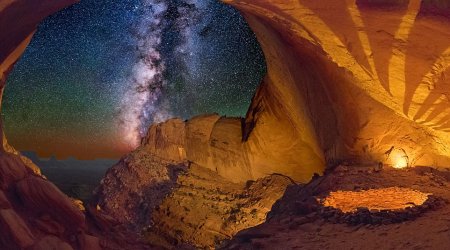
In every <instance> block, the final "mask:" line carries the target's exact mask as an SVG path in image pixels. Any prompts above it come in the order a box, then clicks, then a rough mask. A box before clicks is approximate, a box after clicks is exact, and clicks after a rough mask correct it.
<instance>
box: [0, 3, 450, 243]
mask: <svg viewBox="0 0 450 250" xmlns="http://www.w3.org/2000/svg"><path fill="white" fill-rule="evenodd" d="M224 2H226V3H228V4H231V5H233V6H234V7H236V8H237V9H239V10H240V11H241V12H242V14H243V15H244V17H245V18H246V19H247V21H248V23H249V24H250V26H251V28H252V29H253V30H254V32H255V34H256V35H257V37H258V39H259V42H260V44H261V46H262V48H263V50H264V53H265V56H266V60H267V66H268V75H267V76H266V77H265V79H264V80H263V82H262V83H261V85H260V86H259V88H258V90H257V92H256V94H255V96H254V98H253V100H252V103H251V105H250V107H249V110H248V112H247V115H246V117H245V118H227V117H220V116H218V115H215V114H211V115H202V116H198V117H194V118H192V119H190V120H188V121H182V120H179V119H172V120H169V121H167V122H165V123H162V124H155V125H153V126H152V127H151V128H150V129H149V132H148V135H147V136H146V137H145V138H143V140H142V145H141V146H140V147H139V148H138V149H137V150H136V151H135V152H132V153H131V154H130V155H128V156H126V157H124V158H123V159H122V160H121V162H119V163H118V164H117V165H116V166H114V167H113V168H112V169H111V170H110V171H109V172H108V174H107V175H106V177H105V178H104V180H103V181H102V184H101V186H100V187H99V188H98V190H97V194H96V200H95V201H94V202H93V203H92V205H90V206H88V207H87V208H86V210H87V214H85V213H83V212H82V211H80V209H79V208H77V206H76V205H75V204H74V202H72V201H71V200H70V199H69V198H68V197H67V196H65V195H64V194H62V193H61V192H60V191H59V190H58V189H57V188H56V187H55V186H54V185H53V184H51V183H49V182H48V181H47V180H45V178H43V177H42V176H40V173H39V169H38V168H37V167H36V166H34V165H33V164H32V163H31V162H30V161H28V160H27V159H26V158H24V157H22V156H20V155H19V154H18V153H17V152H16V151H15V150H14V149H13V148H12V147H11V146H9V145H8V143H7V141H6V138H5V137H4V136H2V142H3V143H2V144H1V145H2V147H1V148H0V230H1V232H2V234H0V244H1V246H2V247H3V246H4V247H3V248H5V249H17V248H19V249H20V248H31V249H48V248H57V249H72V248H81V249H97V248H100V247H103V248H107V249H108V248H110V249H114V248H118V247H119V248H120V247H124V246H128V247H129V246H131V245H132V248H133V249H139V248H142V247H143V246H142V245H139V244H138V245H133V244H134V243H135V239H134V238H133V237H131V239H130V240H126V239H127V238H129V237H128V236H129V235H128V234H127V232H129V231H130V230H131V231H132V232H134V233H143V235H144V236H145V238H146V239H147V240H148V241H149V242H150V243H152V244H156V245H158V246H162V247H168V246H171V245H178V246H183V245H184V244H188V245H189V246H199V247H212V246H214V245H215V244H216V243H218V242H220V241H221V240H223V239H226V238H229V237H231V236H233V235H234V234H235V233H237V232H238V231H239V230H241V229H244V228H246V227H251V226H255V225H257V224H259V223H262V222H263V221H264V217H265V214H266V213H267V212H268V211H269V210H270V208H271V205H272V204H273V202H275V201H276V200H277V199H278V198H279V197H281V196H282V194H283V192H284V188H285V187H286V186H287V185H289V184H292V181H296V182H303V183H306V182H308V181H310V179H311V178H312V176H313V175H314V174H315V173H318V174H322V173H323V172H324V170H325V169H327V167H333V166H336V165H337V164H338V163H340V162H347V163H352V164H353V165H354V164H371V163H376V164H377V165H378V164H379V163H381V164H380V165H382V164H386V165H393V166H399V167H401V166H419V165H424V166H432V167H434V168H444V169H445V168H447V169H448V168H449V167H450V148H449V147H450V146H449V145H450V136H449V135H448V133H450V122H449V121H448V119H449V118H450V105H449V104H450V103H449V91H450V87H449V85H448V84H449V80H448V79H449V78H448V74H449V73H450V67H449V66H450V39H449V37H450V25H448V23H449V18H450V4H448V2H447V1H440V0H422V1H421V0H392V1H388V0H334V1H318V0H224ZM70 3H72V1H69V0H67V1H57V2H54V1H49V0H40V1H38V0H32V1H24V0H3V1H0V30H1V33H0V90H1V91H3V88H4V85H5V82H6V76H7V74H8V72H9V71H10V70H11V69H12V66H13V65H14V63H15V62H16V61H17V59H18V58H19V56H20V55H21V54H22V53H23V51H24V49H25V47H26V46H27V44H28V43H29V42H30V39H31V37H32V35H33V33H34V30H35V28H36V25H37V23H38V22H39V21H41V20H42V19H43V18H44V17H45V16H47V15H48V14H50V13H52V12H54V11H56V10H58V9H60V8H62V7H64V6H66V5H68V4H70ZM19 19H20V20H22V21H21V22H16V20H19ZM0 135H3V132H2V133H0ZM354 171H356V173H358V176H359V175H360V173H359V172H358V171H357V170H354ZM371 171H372V170H371ZM354 173H355V172H353V170H352V171H350V172H349V173H347V174H344V175H342V176H340V175H339V174H340V173H335V174H336V175H337V177H336V175H331V177H327V178H325V180H330V179H331V180H336V182H338V181H339V182H338V183H337V184H336V186H335V187H334V188H336V187H340V188H348V189H350V188H349V187H348V186H347V185H350V184H351V185H353V181H355V179H356V180H359V179H357V178H356V177H355V178H353V177H354ZM372 173H373V171H372V172H371V174H372ZM405 173H406V174H402V173H399V172H392V173H391V172H389V171H388V172H383V173H381V174H380V175H381V177H380V178H378V179H377V180H379V184H380V183H381V184H380V185H381V186H387V185H388V184H389V183H390V184H392V185H395V183H396V182H395V181H394V180H392V178H390V177H389V176H390V175H392V176H395V177H398V178H399V179H402V178H403V175H405V176H407V175H408V176H409V177H408V178H411V179H410V180H409V179H408V180H403V179H402V180H403V182H402V183H404V185H407V186H409V185H416V184H414V182H411V180H414V179H416V181H417V182H418V183H419V184H420V185H419V188H421V189H424V191H428V189H431V190H430V191H432V192H434V193H438V194H441V195H442V196H443V197H445V196H446V194H444V192H443V189H442V188H439V187H435V186H433V187H432V188H427V187H426V185H425V184H426V183H427V182H426V181H424V180H425V179H427V178H428V177H427V176H425V177H424V176H423V175H422V174H417V175H416V174H413V173H411V172H405ZM338 177H339V178H338ZM340 177H345V178H340ZM378 177H379V176H378ZM367 178H369V177H368V176H367ZM430 178H431V177H430ZM433 178H434V177H433ZM436 178H437V177H436ZM317 180H322V179H320V178H319V179H317V178H315V181H313V182H312V183H311V184H309V185H308V186H307V188H306V189H304V190H303V189H302V188H301V187H299V186H295V187H294V188H293V189H294V191H292V189H290V190H288V192H287V193H286V194H285V195H284V198H283V199H282V200H281V201H280V202H278V203H277V205H276V206H275V209H274V211H273V212H272V213H271V216H270V218H272V217H273V218H275V217H277V218H281V219H280V220H278V219H276V220H275V221H274V222H270V221H269V222H267V223H266V224H265V225H263V226H261V227H260V228H262V229H261V230H262V233H261V232H259V231H258V230H259V229H258V228H257V229H256V231H250V233H249V234H250V236H249V235H248V234H247V235H246V234H245V232H244V233H241V234H240V236H239V237H238V239H237V242H238V243H239V244H243V243H245V242H246V241H248V240H249V239H250V238H251V239H250V240H251V241H252V244H253V243H254V242H253V240H254V238H264V237H265V236H264V235H265V233H266V232H269V233H274V232H273V229H274V228H275V229H277V227H276V226H273V224H277V225H283V226H287V227H288V228H290V227H292V228H294V229H295V228H296V227H297V226H299V225H303V224H308V223H309V222H311V221H314V220H315V219H316V217H315V216H316V215H317V214H316V215H314V214H313V215H311V216H310V217H308V216H307V213H306V212H311V210H310V209H311V208H309V207H308V206H306V207H305V206H302V204H303V205H304V203H301V202H304V201H302V200H300V201H299V202H300V203H295V202H294V203H293V202H290V201H293V200H298V199H300V198H301V197H295V194H304V193H307V192H308V190H312V191H311V192H313V191H314V192H316V193H323V192H327V191H331V190H333V188H332V187H330V186H326V184H327V182H325V183H321V182H318V181H317ZM427 180H428V179H427ZM343 181H346V182H348V183H343ZM383 181H385V182H383ZM428 181H430V180H428ZM432 183H434V184H433V185H441V184H442V185H443V186H446V185H447V183H446V181H436V180H434V179H432ZM316 184H317V186H315V185H316ZM328 184H329V183H328ZM372 184H373V183H363V184H361V185H366V186H368V187H369V188H370V186H371V185H372ZM324 185H325V186H324ZM373 185H375V184H373ZM263 190H264V191H263ZM298 190H300V191H298ZM302 190H303V191H302ZM292 194H294V196H292ZM308 195H310V196H311V194H310V193H308ZM293 204H294V205H293ZM299 206H300V207H299ZM294 210H298V211H306V212H305V214H302V216H300V218H297V219H298V221H296V222H295V221H294V222H293V223H290V224H289V223H287V221H288V220H289V221H290V219H291V217H289V216H292V215H293V213H295V211H294ZM86 215H87V218H88V219H85V217H86ZM283 216H287V219H286V217H283ZM433 218H436V221H439V219H438V218H439V216H437V215H436V216H435V217H433ZM296 223H297V224H298V225H297V224H296ZM321 223H322V222H321ZM286 224H287V225H286ZM309 224H310V225H309V226H308V227H309V229H308V227H305V228H306V229H304V230H310V232H311V230H316V229H317V228H316V227H317V225H311V223H309ZM301 227H302V228H303V227H304V226H301ZM319 227H320V225H319ZM411 228H412V227H411ZM416 228H417V227H416ZM265 230H266V231H265ZM302 230H303V229H302ZM317 230H319V229H317ZM339 230H340V231H342V230H343V229H342V228H341V227H339V226H336V227H332V230H330V232H336V231H339ZM389 230H391V231H392V232H395V229H392V228H390V229H389ZM314 232H316V231H314ZM280 234H283V232H281V230H280ZM299 234H301V233H299ZM416 236H417V235H416ZM102 237H105V238H102ZM288 237H290V235H288ZM102 239H108V240H110V241H113V239H116V242H120V243H122V245H120V244H119V243H115V242H113V243H111V242H110V241H106V242H105V240H102ZM239 239H244V240H243V241H240V240H239ZM255 242H256V243H255V244H256V246H257V243H258V242H257V240H255ZM234 243H236V242H231V245H229V246H230V247H231V248H232V247H233V244H234ZM265 243H267V242H265ZM329 243H330V242H327V244H329ZM123 244H125V245H123ZM261 244H262V243H261ZM294 245H295V244H294ZM297 245H298V244H297ZM249 247H250V248H251V247H255V245H253V246H249ZM322 247H327V245H324V246H322ZM328 247H329V245H328Z"/></svg>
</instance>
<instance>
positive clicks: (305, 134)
mask: <svg viewBox="0 0 450 250" xmlns="http://www.w3.org/2000/svg"><path fill="white" fill-rule="evenodd" d="M225 2H226V3H229V4H231V5H233V6H235V7H236V8H238V9H239V10H241V11H242V13H243V15H244V16H245V17H246V19H247V20H248V22H249V24H250V26H251V27H252V29H253V30H254V31H255V33H256V35H257V37H258V39H259V41H260V43H261V45H262V48H263V50H264V53H265V55H266V59H267V65H268V71H269V73H268V76H267V77H266V79H265V80H264V83H263V84H262V85H261V87H260V89H259V91H258V93H257V95H256V96H255V99H254V100H253V103H252V106H251V108H250V110H249V113H248V115H247V118H246V122H245V129H244V131H246V133H248V134H249V135H246V136H245V137H244V139H247V138H246V137H248V139H247V142H246V143H247V144H252V143H253V144H254V143H255V142H258V143H259V144H260V145H266V147H267V150H269V149H270V148H278V147H276V145H277V144H276V143H275V142H274V141H277V140H280V141H283V137H282V135H286V137H287V136H288V135H289V134H287V133H288V132H290V131H293V132H294V133H295V134H292V136H291V137H288V138H295V139H286V140H284V141H289V142H295V141H296V140H297V141H299V140H300V142H299V143H298V144H296V146H295V147H294V149H298V148H301V150H299V153H295V154H294V153H293V152H292V149H291V148H289V149H290V150H289V151H291V152H292V154H291V155H292V157H293V159H294V160H293V161H290V162H295V163H296V164H295V166H293V167H292V166H289V165H286V164H280V165H282V166H284V167H286V169H283V168H281V167H276V166H275V165H276V164H272V167H273V168H275V169H274V171H277V172H281V173H285V174H287V175H289V176H291V177H293V178H294V179H296V180H305V179H307V178H309V176H307V173H306V172H301V170H299V169H309V170H310V171H309V172H320V171H321V170H322V169H323V167H324V164H326V165H331V164H333V163H334V162H339V161H342V160H347V161H354V162H360V163H370V162H382V163H385V164H391V165H394V164H396V162H397V161H398V160H399V159H400V158H404V159H406V161H407V164H408V165H426V166H435V167H439V168H447V167H449V166H450V164H449V163H450V162H449V155H450V154H449V148H448V145H449V140H450V137H449V135H448V133H449V132H450V130H449V124H448V117H449V114H450V113H449V112H450V108H449V107H450V105H449V104H450V103H449V99H448V91H449V89H450V87H449V85H448V83H449V80H448V77H446V76H447V75H448V74H449V72H450V71H449V70H450V68H449V65H450V57H449V56H450V39H449V35H450V28H449V27H450V26H449V25H448V22H449V20H448V17H449V13H450V12H449V4H448V2H446V1H428V0H423V1H420V0H411V1H401V0H399V1H384V0H356V1H355V0H337V1H331V2H330V1H313V0H299V1H297V0H296V1H294V0H292V1H274V0H256V1H239V0H226V1H225ZM425 38H426V39H425ZM275 114H278V117H277V115H275ZM275 117H276V118H277V119H276V120H275ZM268 120H269V121H271V120H272V121H273V122H272V123H271V122H269V121H268ZM283 124H284V125H283ZM274 133H275V134H276V133H280V134H281V135H280V136H278V137H275V138H276V139H274V140H269V139H267V136H268V135H272V134H274ZM292 146H294V144H292ZM267 150H261V151H262V152H267ZM282 162H283V161H277V163H282ZM259 168H260V166H259V165H258V164H255V165H253V166H252V167H251V169H252V170H253V169H259ZM277 168H279V169H277Z"/></svg>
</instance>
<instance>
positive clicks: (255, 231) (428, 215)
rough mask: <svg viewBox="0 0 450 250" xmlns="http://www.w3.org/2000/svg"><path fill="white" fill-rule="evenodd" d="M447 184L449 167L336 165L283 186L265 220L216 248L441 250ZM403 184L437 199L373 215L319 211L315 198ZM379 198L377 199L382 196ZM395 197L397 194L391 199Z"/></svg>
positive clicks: (448, 217)
mask: <svg viewBox="0 0 450 250" xmlns="http://www.w3.org/2000/svg"><path fill="white" fill-rule="evenodd" d="M449 185H450V172H449V171H438V170H434V169H432V168H427V167H418V168H411V169H407V170H397V169H393V168H384V169H380V168H379V167H378V166H361V165H349V166H346V165H342V166H339V167H338V168H337V169H336V170H335V171H333V172H330V173H327V174H326V175H325V176H323V177H318V178H315V179H314V180H313V181H312V182H311V183H309V184H307V185H306V186H291V187H289V188H288V190H287V191H286V193H285V194H284V196H283V198H281V199H280V200H279V201H277V202H276V204H275V205H274V207H273V209H272V211H271V212H270V214H269V216H268V218H267V220H266V222H265V223H263V224H261V225H259V226H256V227H254V228H250V229H247V230H244V231H242V232H240V233H238V234H237V235H236V236H235V237H234V238H233V240H231V241H229V242H227V243H226V244H224V245H223V246H222V248H221V249H374V250H375V249H439V250H440V249H442V250H444V249H447V248H448V245H449V244H450V237H449V236H450V227H449V223H448V222H449V221H450V206H449V204H448V203H449V201H450V192H449ZM406 187H407V188H412V189H414V190H418V191H421V192H424V193H430V194H433V196H436V197H439V198H440V199H441V200H440V201H434V202H430V203H428V204H427V205H426V208H425V209H423V210H422V211H421V210H409V211H408V212H407V213H403V214H394V213H393V212H388V213H385V214H382V215H380V214H375V215H373V216H370V215H368V211H366V212H363V213H360V216H359V217H356V216H353V217H350V216H344V215H342V214H339V213H335V212H333V211H330V210H325V209H324V208H323V207H321V206H320V205H319V204H318V202H317V201H316V197H321V196H324V195H327V194H329V193H330V192H333V191H342V190H345V191H360V190H369V189H379V188H390V189H392V188H406ZM385 196H386V194H384V195H383V197H379V198H378V200H384V199H386V197H385ZM396 197H397V198H399V197H400V196H398V195H397V196H393V197H392V198H393V199H395V198H396ZM360 211H363V208H361V210H360ZM361 215H363V216H361ZM347 218H351V220H348V219H347ZM356 218H357V219H356ZM355 219H356V220H355Z"/></svg>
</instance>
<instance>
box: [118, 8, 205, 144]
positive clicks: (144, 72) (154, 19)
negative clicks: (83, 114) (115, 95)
mask: <svg viewBox="0 0 450 250" xmlns="http://www.w3.org/2000/svg"><path fill="white" fill-rule="evenodd" d="M138 8H139V9H140V12H141V13H140V15H141V19H140V21H139V23H137V24H136V26H134V27H133V29H132V31H133V32H132V34H133V36H134V38H135V39H136V44H137V46H136V63H135V65H134V66H133V71H132V75H131V77H130V78H129V79H127V82H128V83H126V84H127V85H129V86H130V87H129V88H128V89H127V90H126V93H125V94H124V96H123V99H122V102H121V106H120V111H119V112H120V118H119V122H120V127H121V133H122V135H123V138H124V140H125V142H126V143H128V144H129V145H130V147H131V148H135V147H136V146H138V145H139V141H140V138H141V137H142V136H144V135H145V133H146V131H147V128H148V125H149V124H150V123H155V122H162V121H165V120H167V119H168V118H170V117H172V116H173V115H172V114H171V113H170V110H169V104H168V103H167V100H164V99H162V95H163V93H162V92H163V89H164V87H165V86H166V85H167V82H166V80H165V79H164V73H165V69H166V68H165V64H166V60H165V59H166V58H167V57H168V55H167V54H165V55H162V52H161V49H162V48H163V46H162V43H168V41H166V40H167V39H164V34H165V33H166V32H173V33H175V34H172V37H176V39H173V41H172V42H171V43H170V46H171V47H172V48H173V52H172V53H170V56H171V57H172V58H180V57H182V56H183V55H184V53H185V51H186V41H187V39H188V37H189V34H190V32H189V30H190V26H191V25H192V24H193V23H195V22H196V19H197V16H198V15H197V14H198V9H197V7H196V4H195V2H194V1H184V0H182V1H176V0H175V1H174V0H172V1H167V0H166V1H158V0H144V1H142V4H141V6H139V7H138Z"/></svg>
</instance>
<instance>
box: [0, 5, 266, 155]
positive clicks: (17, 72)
mask: <svg viewBox="0 0 450 250" xmlns="http://www.w3.org/2000/svg"><path fill="white" fill-rule="evenodd" d="M265 70H266V69H265V63H264V58H263V54H262V52H261V50H260V48H259V45H258V43H257V41H256V38H255V37H254V34H253V33H252V31H251V30H250V29H249V28H248V26H247V24H246V23H245V21H244V19H243V18H242V17H241V16H240V14H239V13H238V12H237V11H235V10H234V9H232V8H231V7H229V6H226V5H223V4H221V3H219V2H218V1H217V0H165V1H163V0H121V1H106V0H82V2H81V3H78V4H76V5H74V6H72V7H69V8H68V9H66V10H64V11H61V12H59V13H57V14H55V15H53V16H51V17H50V18H48V19H47V20H46V21H44V22H43V23H42V24H41V26H40V28H39V30H38V32H37V33H36V35H35V37H34V40H33V41H32V43H31V44H30V46H29V48H28V49H27V51H26V53H25V54H24V56H23V57H22V59H21V60H20V61H19V62H18V64H17V65H16V66H15V69H14V71H13V72H12V73H11V75H10V77H9V79H8V85H7V87H6V92H5V96H4V100H3V119H4V125H5V132H6V135H7V138H8V140H9V142H10V144H11V145H13V146H14V147H15V148H17V149H19V150H32V151H36V152H38V154H39V155H40V156H41V157H48V156H50V155H56V156H57V157H58V158H66V157H69V156H75V157H77V158H80V159H92V158H118V157H120V156H121V155H123V154H124V153H126V152H128V151H129V150H131V149H132V148H134V147H136V145H137V143H138V141H139V139H140V136H142V135H143V134H144V133H145V132H146V130H147V128H148V126H149V125H150V124H151V123H152V122H159V121H163V120H165V119H167V118H170V117H181V118H183V119H187V118H189V117H192V116H194V115H197V114H201V113H211V112H217V113H219V114H221V115H227V116H243V115H245V112H246V110H247V107H248V105H249V103H250V99H251V97H252V95H253V93H254V91H255V89H256V87H257V85H258V84H259V82H260V81H261V79H262V77H263V76H264V75H265Z"/></svg>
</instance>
